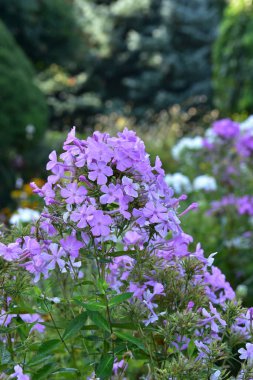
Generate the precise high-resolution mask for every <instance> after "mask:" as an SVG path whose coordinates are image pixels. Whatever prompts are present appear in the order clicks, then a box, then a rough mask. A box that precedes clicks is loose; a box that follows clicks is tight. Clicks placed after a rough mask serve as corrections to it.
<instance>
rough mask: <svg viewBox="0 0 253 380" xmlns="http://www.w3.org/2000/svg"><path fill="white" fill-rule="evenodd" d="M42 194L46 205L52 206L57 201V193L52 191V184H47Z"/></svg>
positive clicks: (43, 187)
mask: <svg viewBox="0 0 253 380" xmlns="http://www.w3.org/2000/svg"><path fill="white" fill-rule="evenodd" d="M41 192H42V196H43V198H44V199H45V203H46V205H47V206H48V205H50V204H51V203H52V202H53V201H54V199H55V191H54V190H53V189H52V183H45V185H43V186H42V188H41Z"/></svg>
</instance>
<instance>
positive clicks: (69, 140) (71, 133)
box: [63, 127, 76, 149]
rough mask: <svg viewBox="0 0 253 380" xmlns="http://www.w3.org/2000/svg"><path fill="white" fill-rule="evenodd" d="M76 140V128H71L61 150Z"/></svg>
mask: <svg viewBox="0 0 253 380" xmlns="http://www.w3.org/2000/svg"><path fill="white" fill-rule="evenodd" d="M75 139H76V127H72V128H71V130H70V131H69V133H68V136H67V138H66V140H65V141H64V146H63V149H66V145H68V144H71V143H73V141H74V140H75Z"/></svg>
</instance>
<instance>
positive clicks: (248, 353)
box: [238, 343, 253, 365]
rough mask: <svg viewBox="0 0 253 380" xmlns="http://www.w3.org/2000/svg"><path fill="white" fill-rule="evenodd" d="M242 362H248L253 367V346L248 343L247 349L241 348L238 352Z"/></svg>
mask: <svg viewBox="0 0 253 380" xmlns="http://www.w3.org/2000/svg"><path fill="white" fill-rule="evenodd" d="M238 352H239V354H240V356H239V358H240V359H241V360H247V361H248V364H250V365H253V344H252V343H246V349H244V348H240V349H239V350H238Z"/></svg>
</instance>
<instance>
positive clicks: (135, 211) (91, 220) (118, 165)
mask: <svg viewBox="0 0 253 380" xmlns="http://www.w3.org/2000/svg"><path fill="white" fill-rule="evenodd" d="M63 149H64V152H63V153H62V154H60V155H59V156H58V155H57V154H56V152H55V151H54V152H52V153H51V154H50V155H49V159H50V161H49V163H48V164H47V170H49V171H50V172H51V173H50V175H49V176H48V181H47V182H46V184H45V185H44V186H43V187H42V188H41V189H40V188H38V187H37V186H36V185H35V184H32V187H33V189H34V192H35V193H37V194H38V195H39V196H41V197H43V198H44V200H45V206H46V207H45V209H44V211H43V212H42V214H41V217H40V219H39V220H38V222H37V223H36V228H37V229H39V230H40V231H43V238H41V240H40V243H38V242H37V241H36V239H35V238H34V237H33V236H32V235H31V236H26V237H25V238H24V239H23V241H22V242H20V243H19V244H18V245H17V247H5V246H3V247H2V252H3V253H2V255H3V256H4V257H6V258H7V259H8V255H10V254H8V253H7V251H8V252H9V251H10V252H11V255H12V258H13V259H17V258H18V256H19V259H20V261H21V262H22V263H21V265H23V266H24V267H25V268H26V269H27V270H28V271H29V272H31V273H32V274H33V275H34V278H35V281H38V280H39V278H40V277H41V275H43V276H44V277H45V278H47V277H48V276H49V273H50V271H51V270H54V268H55V267H56V265H57V266H58V267H59V268H60V270H61V271H65V270H66V268H68V266H69V263H68V259H69V257H70V258H71V260H72V261H73V263H76V260H77V259H78V257H79V258H80V251H82V250H85V249H88V247H89V244H91V243H93V242H95V244H96V245H97V246H98V247H100V245H101V244H102V243H103V242H105V241H112V242H115V241H116V240H117V236H118V235H119V233H120V232H121V228H120V226H121V225H123V223H124V222H125V221H127V223H128V230H126V231H125V232H124V233H123V236H122V238H123V239H124V234H127V233H128V232H129V231H130V230H131V231H135V230H136V231H137V232H138V234H139V235H140V236H141V240H142V242H143V243H145V242H147V241H148V240H149V239H150V230H152V234H153V237H165V236H166V235H167V234H168V233H169V232H170V231H172V234H173V236H176V235H178V234H180V233H181V227H180V221H179V219H178V217H177V215H176V210H177V208H178V206H179V201H178V200H177V199H176V198H174V195H173V190H172V189H171V188H169V187H168V186H167V184H166V182H165V180H164V171H163V169H162V168H161V163H160V160H159V159H158V158H157V160H156V163H155V166H154V167H152V166H151V164H150V161H149V157H148V154H147V153H146V151H145V147H144V144H143V142H142V141H141V140H140V139H139V138H138V137H137V136H136V134H135V133H134V132H133V131H129V130H127V129H125V130H124V131H123V132H121V133H118V136H117V137H110V136H109V135H108V134H106V133H100V132H95V133H94V134H93V136H92V137H89V138H88V139H87V140H80V139H78V138H77V137H76V136H75V129H73V130H72V131H71V132H70V133H69V135H68V137H67V139H66V141H65V143H64V145H63ZM59 209H60V210H61V215H62V216H61V215H59V211H57V210H59ZM59 226H61V228H62V229H64V236H62V237H61V239H59V240H60V245H57V243H54V242H53V241H55V239H56V238H57V236H58V235H59ZM34 232H35V231H34ZM15 244H16V243H15ZM21 248H22V254H21V253H20V252H19V251H18V250H20V249H21ZM18 253H19V255H18ZM73 263H72V264H73Z"/></svg>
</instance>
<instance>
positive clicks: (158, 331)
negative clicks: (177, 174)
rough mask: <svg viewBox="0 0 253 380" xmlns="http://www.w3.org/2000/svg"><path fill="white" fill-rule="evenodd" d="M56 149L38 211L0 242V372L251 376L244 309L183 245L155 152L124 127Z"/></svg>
mask: <svg viewBox="0 0 253 380" xmlns="http://www.w3.org/2000/svg"><path fill="white" fill-rule="evenodd" d="M63 150H64V152H63V153H62V154H61V155H60V156H59V157H58V156H57V154H56V152H52V153H51V154H50V157H49V158H50V161H49V162H48V164H47V170H49V171H50V175H49V177H48V181H47V183H46V184H45V185H43V186H42V188H39V187H38V186H37V185H36V184H32V187H33V189H34V191H35V192H36V193H38V194H39V195H40V196H41V197H42V198H43V199H44V202H45V208H44V210H43V212H42V213H41V216H40V218H39V220H38V221H37V222H35V223H34V224H33V226H32V228H30V227H29V226H28V228H26V229H20V228H19V229H16V230H13V231H12V233H11V235H8V234H6V235H5V236H3V243H1V244H0V256H1V257H0V264H1V266H0V270H2V273H3V275H2V273H1V276H0V278H1V287H0V302H1V310H2V311H1V316H0V323H1V326H0V332H1V337H2V338H1V339H0V347H1V351H0V354H1V362H0V363H1V364H0V365H1V367H0V368H1V370H2V375H1V376H2V378H3V379H5V378H7V379H8V378H15V377H17V378H18V380H29V379H30V378H32V379H34V380H35V379H36V380H38V379H54V378H55V379H61V380H63V379H65V378H69V377H68V376H70V378H72V379H80V378H87V379H98V378H100V379H115V380H116V379H118V380H119V379H122V377H124V378H127V379H168V378H171V379H173V378H174V379H182V380H184V379H185V380H186V379H191V380H204V379H207V378H210V379H212V380H213V379H216V380H217V379H222V378H223V379H231V380H232V378H233V379H234V378H235V377H236V378H237V380H240V379H244V380H249V379H250V378H251V374H250V373H252V365H253V353H252V348H253V344H252V343H250V341H251V340H252V327H253V326H252V309H249V310H248V311H247V310H245V309H243V308H241V306H240V304H239V303H238V301H237V300H236V298H235V294H234V292H233V290H232V288H231V287H230V285H229V283H228V282H226V280H225V277H224V275H223V274H222V273H221V272H220V270H219V269H218V268H216V267H215V266H213V265H212V264H213V257H212V255H211V256H209V257H208V258H205V257H204V255H203V251H202V249H201V247H200V245H199V244H198V245H197V247H196V248H195V250H193V251H192V250H190V247H189V244H190V243H191V242H192V238H191V237H190V236H189V235H187V234H185V233H184V232H183V230H182V228H181V226H180V219H181V218H182V217H183V215H185V214H186V213H187V211H189V210H190V208H193V207H194V204H193V205H191V206H190V207H189V208H188V209H187V210H185V211H183V212H181V213H180V214H179V203H180V202H181V201H182V200H183V199H184V197H183V196H181V197H179V198H175V196H174V194H173V191H172V189H171V188H169V187H168V186H167V185H166V183H165V179H164V171H163V169H162V167H161V162H160V160H159V159H158V158H157V159H156V162H155V166H151V165H150V161H149V158H148V155H147V154H146V151H145V146H144V144H143V142H142V141H141V140H140V139H139V138H138V137H137V136H136V135H135V133H134V132H133V131H129V130H127V129H125V130H124V131H123V132H122V133H118V135H117V137H110V135H109V134H105V133H103V134H102V133H99V132H95V133H94V134H93V136H92V137H89V138H88V139H87V140H81V139H78V138H77V137H76V136H75V131H74V129H73V130H72V131H71V132H70V133H69V135H68V137H67V140H66V141H65V143H64V145H63ZM13 241H14V242H13ZM14 273H15V274H14ZM29 273H30V275H31V278H32V279H33V285H32V284H29V280H28V276H29ZM28 305H29V306H28ZM245 344H246V345H245ZM239 359H240V360H239ZM13 371H14V372H13ZM28 374H29V375H28ZM87 376H88V377H87Z"/></svg>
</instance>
